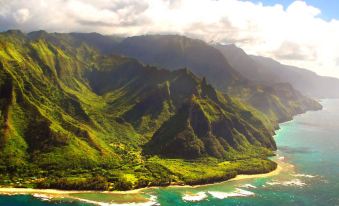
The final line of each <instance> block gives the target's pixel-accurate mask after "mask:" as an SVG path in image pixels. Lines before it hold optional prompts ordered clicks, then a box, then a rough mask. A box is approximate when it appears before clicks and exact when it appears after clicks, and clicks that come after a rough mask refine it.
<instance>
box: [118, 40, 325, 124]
mask: <svg viewBox="0 0 339 206" xmlns="http://www.w3.org/2000/svg"><path fill="white" fill-rule="evenodd" d="M113 47H114V48H113V50H112V52H113V53H115V54H119V55H125V56H128V57H132V58H136V59H138V60H139V61H141V62H143V63H145V64H151V65H156V66H158V67H161V68H165V69H168V70H171V71H172V70H176V69H178V68H181V67H187V68H188V69H189V70H191V71H192V72H193V73H194V74H196V75H198V76H199V77H201V78H202V77H206V79H207V81H208V82H209V83H211V84H212V85H213V86H214V87H216V88H218V89H219V90H221V91H223V92H226V93H229V94H231V95H232V96H235V97H238V98H241V99H242V100H244V101H246V102H247V103H250V104H251V105H252V106H254V107H256V108H259V109H260V110H261V111H262V112H264V113H265V114H267V115H268V116H269V117H270V118H271V119H272V121H277V122H282V121H286V120H290V119H291V118H292V117H293V115H295V114H299V113H300V112H304V111H306V110H308V109H310V108H312V109H319V108H321V106H320V105H319V104H318V103H316V102H314V101H312V100H308V98H306V97H304V96H303V95H302V94H300V93H299V92H297V91H295V90H294V88H293V87H291V86H287V87H284V88H285V92H286V93H287V92H288V91H289V92H290V94H291V95H282V93H281V92H277V90H276V89H274V88H276V86H275V85H273V86H264V85H260V84H262V82H251V81H249V80H248V79H247V76H245V77H246V78H244V77H243V76H242V75H241V74H240V72H239V73H238V72H237V71H235V70H234V69H233V67H232V66H231V65H230V64H229V63H228V62H229V61H230V62H233V61H235V59H236V56H234V57H233V58H230V59H231V60H227V59H225V57H224V56H223V54H222V53H221V52H219V51H218V49H216V48H213V47H212V46H211V45H209V44H207V43H205V42H203V41H201V40H196V39H191V38H188V37H184V36H178V35H146V36H135V37H129V38H126V39H124V40H122V41H120V42H117V44H116V46H113ZM250 61H252V62H254V61H253V60H250ZM241 62H242V61H241ZM244 63H245V62H244ZM252 64H254V63H252ZM257 70H258V71H259V68H258V69H257ZM271 87H272V88H271ZM286 93H284V94H286ZM262 95H265V97H266V98H265V99H267V101H269V102H270V103H264V102H263V103H262V104H263V105H259V103H260V102H258V101H254V99H259V98H260V97H262ZM254 103H255V104H254ZM268 106H270V107H272V108H271V109H270V108H267V107H268ZM273 108H274V109H273Z"/></svg>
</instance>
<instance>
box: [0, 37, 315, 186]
mask: <svg viewBox="0 0 339 206" xmlns="http://www.w3.org/2000/svg"><path fill="white" fill-rule="evenodd" d="M80 36H81V37H82V38H80V39H79V38H78V37H79V34H76V35H75V34H48V33H46V32H43V31H40V32H34V33H30V34H27V35H26V34H23V33H21V32H20V31H8V32H4V33H1V34H0V48H1V49H0V91H1V93H0V129H1V131H0V173H1V174H2V175H1V177H0V182H1V183H2V184H4V185H11V186H21V187H40V188H60V189H84V190H88V189H96V190H128V189H132V188H139V187H146V186H152V185H170V184H184V183H186V184H200V183H210V182H215V181H220V180H226V179H229V178H232V177H234V176H235V175H237V174H238V173H242V174H244V173H245V174H252V173H260V172H268V171H271V170H273V169H274V168H275V167H276V164H275V163H273V162H272V161H270V160H268V159H267V157H268V156H270V155H273V153H272V151H273V150H275V149H276V146H275V142H274V140H273V138H272V135H273V133H274V128H275V127H276V124H274V123H272V121H271V120H270V119H269V118H268V117H267V116H266V115H264V114H263V113H261V112H260V111H258V110H256V109H254V108H253V107H251V106H249V105H248V104H246V103H243V102H241V101H239V100H238V99H237V98H233V97H230V96H228V95H227V94H225V93H222V92H221V91H219V90H216V89H214V88H213V87H212V86H211V85H210V84H208V83H207V81H206V80H205V79H200V78H198V77H197V76H195V75H194V74H193V73H192V72H190V71H189V70H188V69H180V70H177V71H172V72H171V71H167V70H160V69H158V68H156V67H153V66H147V65H143V64H141V63H139V62H138V61H137V60H133V59H130V58H127V57H121V56H116V55H111V54H107V53H106V52H105V53H104V52H102V51H100V50H99V49H98V48H97V47H95V46H93V45H91V44H89V43H86V42H87V41H88V39H85V40H86V41H85V40H84V39H83V36H82V35H80ZM75 37H77V38H75ZM109 39H111V41H115V40H114V39H112V38H109ZM94 42H99V43H100V42H101V41H99V40H97V41H94ZM106 49H109V47H108V48H106ZM301 103H302V102H301ZM303 106H305V105H303ZM305 107H306V108H307V109H313V108H311V107H310V108H308V105H306V106H305Z"/></svg>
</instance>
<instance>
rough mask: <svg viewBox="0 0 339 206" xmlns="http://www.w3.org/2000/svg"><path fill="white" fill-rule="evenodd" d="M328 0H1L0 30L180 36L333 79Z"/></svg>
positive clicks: (333, 16) (335, 43) (335, 29)
mask: <svg viewBox="0 0 339 206" xmlns="http://www.w3.org/2000/svg"><path fill="white" fill-rule="evenodd" d="M336 11H339V2H336V1H334V0H326V1H324V0H305V1H302V0H295V1H293V0H285V1H278V0H252V1H246V0H0V31H5V30H8V29H20V30H22V31H24V32H30V31H35V30H46V31H48V32H98V33H102V34H115V35H123V36H133V35H143V34H180V35H186V36H189V37H193V38H198V39H202V40H204V41H206V42H218V43H223V44H229V43H234V44H236V45H237V46H239V47H241V48H243V49H244V50H245V51H246V52H247V53H249V54H254V55H262V56H267V57H271V58H274V59H276V60H278V61H280V62H282V63H285V64H290V65H294V66H298V67H302V68H307V69H310V70H312V71H315V72H316V73H318V74H320V75H327V76H335V77H339V12H336Z"/></svg>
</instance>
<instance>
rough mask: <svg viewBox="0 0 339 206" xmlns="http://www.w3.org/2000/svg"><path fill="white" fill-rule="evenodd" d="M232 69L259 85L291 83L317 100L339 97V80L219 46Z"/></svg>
mask: <svg viewBox="0 0 339 206" xmlns="http://www.w3.org/2000/svg"><path fill="white" fill-rule="evenodd" d="M215 48H217V49H219V51H220V52H221V53H222V54H223V55H224V56H225V57H226V59H227V60H228V62H229V63H230V64H231V65H232V67H233V68H234V69H235V70H237V71H238V72H239V73H240V74H241V75H243V76H244V77H246V78H248V79H250V80H251V81H255V82H258V83H263V84H266V85H274V84H276V83H282V82H286V83H290V84H291V85H292V86H293V87H294V88H296V89H297V90H299V91H300V92H302V93H303V94H305V95H307V96H311V97H314V98H338V97H339V94H338V92H336V91H337V90H338V89H339V79H337V78H333V77H325V76H320V75H317V74H316V73H314V72H312V71H309V70H306V69H301V68H297V67H293V66H288V65H283V64H280V63H279V62H277V61H275V60H273V59H271V58H266V57H260V56H251V55H247V54H246V53H245V52H244V51H243V50H242V49H240V48H238V47H236V46H235V45H232V44H230V45H220V44H219V45H215Z"/></svg>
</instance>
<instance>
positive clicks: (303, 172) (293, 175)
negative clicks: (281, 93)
mask: <svg viewBox="0 0 339 206" xmlns="http://www.w3.org/2000/svg"><path fill="white" fill-rule="evenodd" d="M322 104H323V106H324V109H323V110H321V111H315V112H307V113H306V114H302V115H299V116H296V117H295V118H294V120H292V121H290V122H286V123H283V124H281V125H280V127H281V129H280V130H278V131H277V134H276V136H275V139H276V141H277V145H278V151H277V157H275V160H276V161H278V162H279V164H280V165H281V168H282V170H281V172H280V174H279V175H276V176H272V177H265V178H257V179H245V180H239V181H229V182H225V183H220V184H214V185H208V186H202V187H197V188H186V187H185V188H183V187H181V188H172V187H171V188H160V189H149V190H146V191H144V193H145V194H143V195H146V196H147V197H151V199H150V201H148V202H144V203H129V204H128V203H125V204H123V205H140V206H142V205H162V206H181V205H183V206H184V205H185V206H186V205H199V206H200V205H201V206H205V205H206V206H212V205H213V206H219V205H220V206H225V205H227V206H228V205H240V206H241V205H244V206H247V205H258V206H266V205H267V206H272V205H276V206H280V205H281V206H287V205H307V206H313V205H314V206H322V205H324V206H332V205H338V206H339V100H322ZM101 195H102V194H101ZM116 198H118V199H119V197H116ZM124 198H125V197H124V196H123V195H122V196H121V199H124ZM120 203H121V202H120ZM0 205H1V206H2V205H6V206H17V205H18V206H19V205H20V206H22V205H25V206H26V205H27V206H33V205H34V206H45V205H46V206H49V205H61V206H76V205H90V204H88V203H82V202H79V201H77V202H75V201H73V202H70V201H69V200H68V201H65V200H63V201H60V200H55V201H53V200H42V199H39V198H35V197H33V196H29V195H14V196H0ZM101 205H121V204H116V203H110V204H107V203H101Z"/></svg>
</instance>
